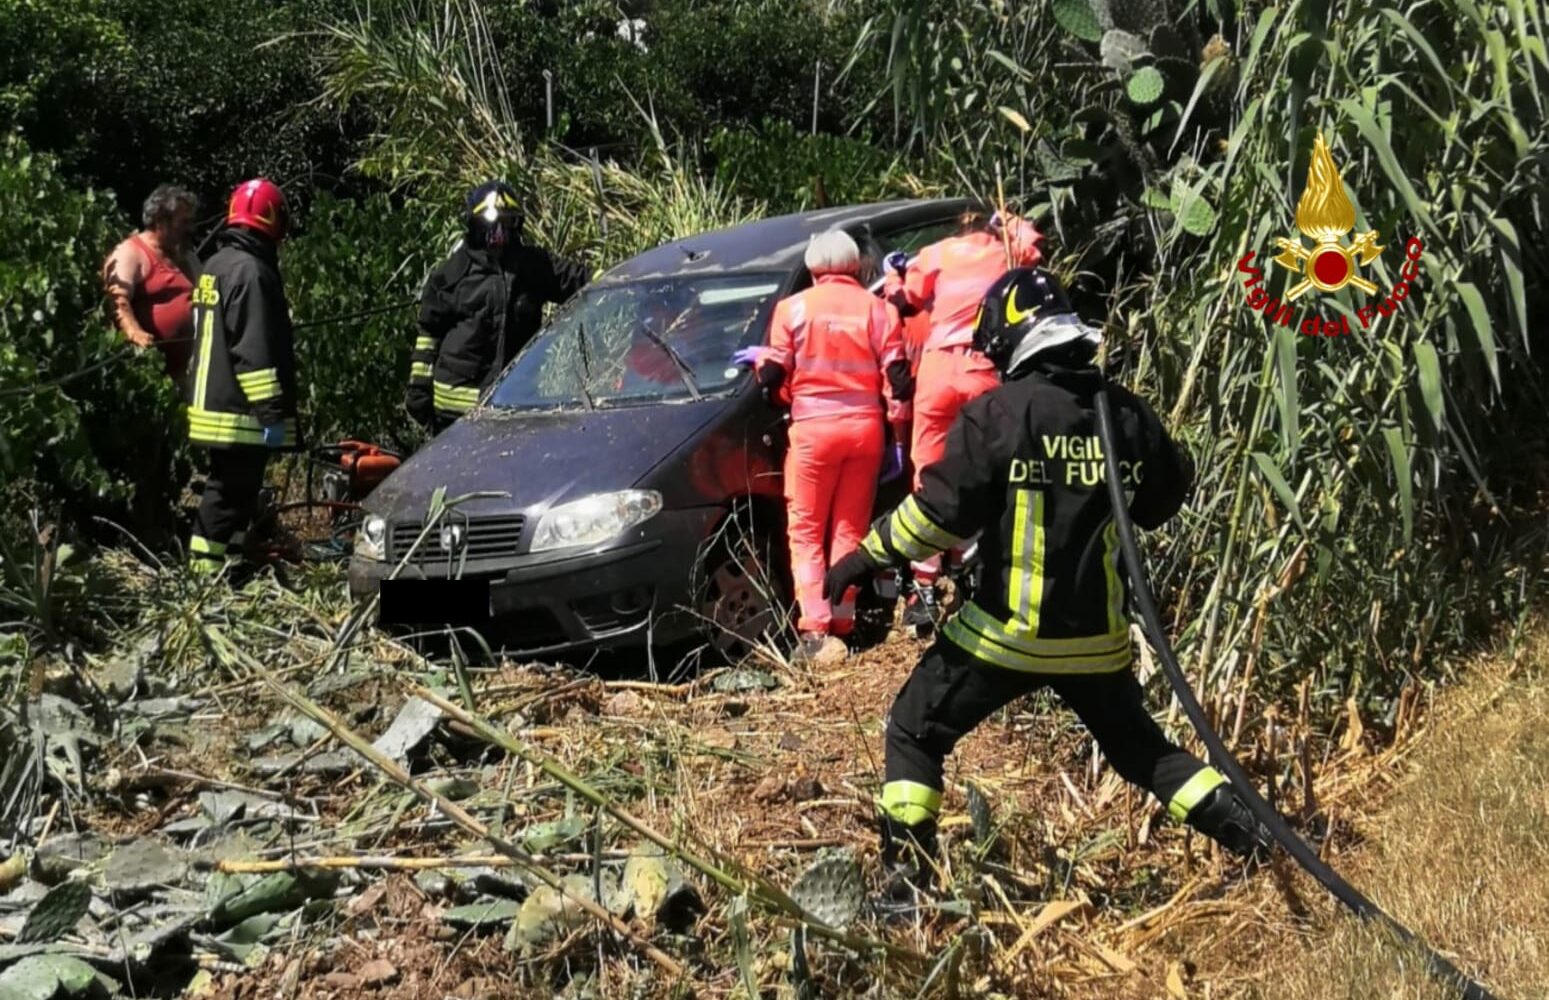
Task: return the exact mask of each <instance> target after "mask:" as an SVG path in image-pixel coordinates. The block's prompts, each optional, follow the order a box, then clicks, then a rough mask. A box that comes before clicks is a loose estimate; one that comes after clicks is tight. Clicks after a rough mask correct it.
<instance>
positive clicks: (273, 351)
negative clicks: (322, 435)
mask: <svg viewBox="0 0 1549 1000" xmlns="http://www.w3.org/2000/svg"><path fill="white" fill-rule="evenodd" d="M288 214H289V213H288V210H287V207H286V204H285V195H284V193H283V192H282V191H281V190H280V189H279V187H278V186H276V185H275V184H274V183H273V182H271V181H268V180H265V179H263V178H257V179H254V180H250V181H244V182H242V183H241V184H239V185H237V187H236V190H234V191H233V192H232V193H231V201H230V202H229V203H228V205H227V208H226V227H225V229H224V230H222V232H221V234H220V236H219V242H218V244H217V249H216V252H215V255H214V256H213V257H211V258H210V259H209V260H208V261H207V262H206V263H205V265H204V269H203V270H202V271H201V272H200V275H199V280H198V282H197V283H196V284H195V285H194V290H193V292H192V293H191V297H192V299H193V321H194V331H195V336H196V337H197V338H198V353H197V356H196V357H195V359H194V371H193V376H192V385H191V387H190V389H191V393H190V397H191V402H190V404H189V408H188V436H189V440H190V441H192V442H193V443H194V444H196V445H201V446H203V447H206V448H208V449H210V473H209V476H208V477H207V478H206V479H205V485H204V496H203V497H202V498H201V500H200V502H199V513H198V515H197V516H196V518H195V521H194V531H193V536H192V537H191V538H190V539H189V555H190V559H191V562H192V565H193V566H194V568H195V569H198V570H201V571H208V570H215V569H219V568H220V566H221V565H222V563H223V562H224V561H225V559H226V558H227V555H228V553H230V554H233V555H234V554H235V553H236V552H237V551H238V550H240V548H241V546H242V543H243V534H244V532H245V531H246V529H247V524H248V522H249V521H250V520H251V519H252V517H253V514H254V511H255V510H256V508H257V505H258V493H259V490H260V489H261V488H262V487H263V481H264V466H265V465H266V464H267V463H268V461H269V453H270V452H272V451H276V450H295V449H297V448H299V447H300V444H301V442H300V438H299V434H298V430H297V424H296V357H295V351H294V347H293V343H292V339H291V325H290V306H289V304H288V303H287V302H286V300H285V285H284V283H283V282H282V281H281V280H280V267H279V246H280V242H281V241H282V240H283V239H284V238H285V229H286V225H287V223H288V221H289V219H288Z"/></svg>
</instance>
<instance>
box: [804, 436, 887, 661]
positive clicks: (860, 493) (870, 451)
mask: <svg viewBox="0 0 1549 1000" xmlns="http://www.w3.org/2000/svg"><path fill="white" fill-rule="evenodd" d="M881 471H882V413H881V411H878V412H875V413H853V414H845V415H842V416H832V417H810V418H808V419H805V420H797V421H795V422H793V423H792V424H791V430H790V447H789V449H788V450H787V451H786V455H785V500H786V505H785V509H786V529H785V533H786V537H787V538H788V539H789V540H790V544H791V576H792V577H794V578H795V582H796V603H797V604H798V605H799V606H800V612H801V617H800V619H799V620H798V621H797V623H796V628H797V630H798V631H801V632H832V633H833V634H835V635H845V634H846V633H848V632H849V631H850V629H851V628H853V627H854V624H855V594H854V592H853V588H852V592H850V593H847V594H844V595H841V599H840V602H839V605H838V606H837V607H831V606H830V605H829V602H828V601H826V600H824V598H823V576H824V574H825V573H827V572H828V567H829V566H830V565H831V564H832V563H834V562H838V561H839V560H840V559H843V558H844V557H845V556H847V555H849V554H850V553H851V552H854V551H855V550H856V549H858V548H860V544H861V539H862V538H865V537H866V531H867V529H868V528H870V526H871V508H872V504H873V502H874V501H875V500H876V496H877V474H878V473H879V472H881Z"/></svg>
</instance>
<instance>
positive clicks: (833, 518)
mask: <svg viewBox="0 0 1549 1000" xmlns="http://www.w3.org/2000/svg"><path fill="white" fill-rule="evenodd" d="M806 265H807V270H808V271H809V272H811V274H812V277H813V282H814V283H813V286H812V287H811V288H809V289H807V290H805V291H802V292H798V293H797V294H795V295H792V296H791V297H790V298H787V299H785V300H783V301H782V302H780V303H779V304H778V305H777V306H776V307H775V311H774V316H773V318H772V319H771V321H770V331H769V346H768V347H767V348H765V349H764V350H763V351H761V352H759V354H760V357H759V366H758V381H759V384H760V385H761V386H762V387H763V388H764V391H765V393H766V395H768V396H770V397H771V398H776V397H777V396H778V395H781V394H783V392H784V391H786V390H788V391H789V398H790V401H791V403H790V406H791V427H790V448H789V450H788V451H787V453H786V460H785V497H786V511H787V529H786V533H787V535H788V537H789V538H790V544H791V572H792V575H793V576H794V577H795V581H796V600H797V603H798V604H799V605H800V620H799V621H798V622H797V631H798V632H800V634H801V649H800V652H801V654H802V655H803V656H805V657H807V658H810V659H811V660H813V661H814V662H818V663H832V662H836V661H838V660H842V659H843V658H844V657H845V656H846V655H847V653H848V649H847V647H846V646H845V643H844V642H843V640H842V638H841V637H842V636H845V635H847V634H849V632H850V630H851V629H852V628H853V626H854V624H855V596H856V593H855V588H850V589H849V590H848V591H846V592H845V593H844V594H842V595H839V598H838V601H837V602H836V603H835V604H834V605H833V606H830V604H829V602H828V601H827V600H825V599H824V597H823V575H824V574H825V573H826V572H827V570H828V567H829V565H830V564H831V563H834V562H837V561H839V559H841V558H843V557H844V556H846V555H848V554H849V553H850V552H852V551H854V550H855V548H856V547H857V546H859V545H860V542H861V539H862V538H863V537H865V534H866V531H867V529H868V527H869V526H870V521H871V508H872V503H873V501H874V500H875V497H876V489H877V476H878V473H879V472H880V471H881V469H882V464H883V420H884V418H885V417H887V416H895V415H896V414H897V413H898V412H899V410H900V409H901V408H902V406H903V405H904V404H906V403H907V402H908V400H909V398H910V396H911V395H912V394H913V391H914V385H913V380H912V379H911V378H910V377H909V363H908V361H907V359H906V358H905V357H904V352H903V343H902V339H901V337H902V331H901V330H900V327H899V321H898V314H897V312H896V310H894V309H892V308H890V307H889V306H888V304H887V303H885V302H883V301H882V300H881V299H878V298H877V297H876V296H874V295H872V294H871V293H870V292H868V291H867V290H866V288H865V287H864V286H863V285H862V284H861V283H860V281H859V280H858V278H857V275H858V274H859V272H860V268H861V259H860V250H859V248H858V247H857V246H856V243H855V240H854V239H852V238H851V237H850V236H849V235H848V234H847V233H845V232H844V231H843V230H838V229H832V230H829V231H828V232H825V233H820V234H818V235H817V236H814V237H813V238H812V240H811V242H810V243H809V244H808V246H807V252H806ZM884 390H886V392H887V394H888V395H889V396H890V397H891V400H892V402H891V403H886V402H885V401H884V399H883V395H884Z"/></svg>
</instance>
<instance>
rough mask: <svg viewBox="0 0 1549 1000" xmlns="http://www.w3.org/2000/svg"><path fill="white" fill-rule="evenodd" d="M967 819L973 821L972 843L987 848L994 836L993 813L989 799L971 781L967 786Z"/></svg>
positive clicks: (981, 848) (980, 847) (982, 848)
mask: <svg viewBox="0 0 1549 1000" xmlns="http://www.w3.org/2000/svg"><path fill="white" fill-rule="evenodd" d="M968 819H969V821H970V822H972V823H973V831H974V843H975V844H977V845H978V846H979V849H980V850H984V849H986V848H988V847H989V846H990V844H991V842H992V841H993V839H994V837H995V814H994V812H993V810H991V809H990V800H989V799H987V798H985V797H984V793H983V792H981V791H979V786H978V785H975V784H972V783H970V784H969V786H968Z"/></svg>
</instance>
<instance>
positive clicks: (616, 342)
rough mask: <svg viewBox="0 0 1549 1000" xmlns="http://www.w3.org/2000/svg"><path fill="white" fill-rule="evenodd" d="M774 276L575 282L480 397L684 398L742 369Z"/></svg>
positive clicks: (531, 405) (534, 400)
mask: <svg viewBox="0 0 1549 1000" xmlns="http://www.w3.org/2000/svg"><path fill="white" fill-rule="evenodd" d="M779 289H780V280H779V278H778V277H777V276H763V275H754V276H751V277H750V276H748V275H738V276H736V277H725V278H680V279H674V280H661V281H641V282H634V283H631V284H626V285H617V286H612V287H607V288H601V289H596V290H593V291H589V292H584V293H583V294H582V295H581V296H579V298H578V299H577V301H576V302H575V303H574V304H573V305H571V306H570V307H569V308H566V309H564V310H563V311H561V312H559V313H558V314H557V315H556V316H555V318H554V322H553V323H552V324H550V326H549V327H548V329H546V330H545V331H544V332H543V333H542V334H541V335H539V336H538V337H537V339H535V340H534V341H533V343H532V345H531V346H530V347H529V348H528V349H527V350H526V351H525V352H523V353H522V355H521V357H519V358H517V360H516V362H515V363H514V364H513V365H512V367H511V370H510V371H508V372H507V373H506V374H505V376H504V377H503V378H502V379H501V382H500V384H499V385H498V386H497V387H496V389H495V392H494V395H493V396H492V397H491V399H490V403H491V405H493V406H496V407H500V408H504V409H516V410H527V409H548V408H553V407H564V406H571V405H576V406H583V407H584V406H588V405H592V406H603V405H641V404H644V403H654V402H662V401H667V400H685V399H693V398H695V397H696V396H701V395H706V394H709V393H717V392H721V391H723V390H725V389H728V388H730V387H731V386H732V385H733V384H735V383H736V382H737V380H738V379H739V378H741V377H742V375H743V370H742V369H738V368H736V367H734V366H733V365H732V364H731V363H730V361H729V359H730V358H731V356H732V355H733V354H734V353H736V352H737V350H739V349H740V348H743V347H746V346H748V345H750V344H754V343H757V342H759V341H761V340H762V339H763V331H764V326H765V318H766V316H767V309H766V307H767V305H768V304H769V302H770V300H771V299H772V298H773V297H774V295H775V293H776V292H777V291H779Z"/></svg>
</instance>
